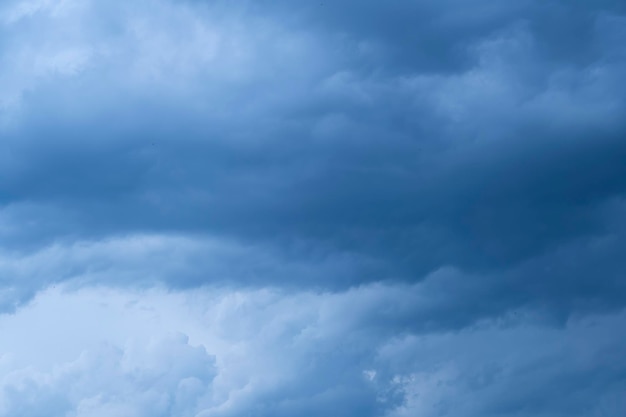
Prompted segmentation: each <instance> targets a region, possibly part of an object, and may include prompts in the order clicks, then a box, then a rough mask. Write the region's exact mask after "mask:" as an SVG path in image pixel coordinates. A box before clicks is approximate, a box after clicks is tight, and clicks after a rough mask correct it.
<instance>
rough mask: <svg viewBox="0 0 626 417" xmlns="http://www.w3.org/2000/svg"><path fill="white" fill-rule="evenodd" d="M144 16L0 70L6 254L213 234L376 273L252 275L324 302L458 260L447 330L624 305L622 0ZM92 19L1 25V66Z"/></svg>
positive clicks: (115, 10)
mask: <svg viewBox="0 0 626 417" xmlns="http://www.w3.org/2000/svg"><path fill="white" fill-rule="evenodd" d="M154 4H155V5H157V6H158V7H156V8H155V12H154V16H152V15H150V16H148V15H144V14H143V12H142V11H141V10H140V9H139V8H135V7H130V6H129V7H118V6H110V7H107V9H106V16H108V20H107V24H106V25H98V26H95V27H94V28H91V27H89V26H88V25H82V24H81V25H77V26H76V27H75V28H74V29H72V30H69V29H68V30H67V32H68V33H67V34H65V35H58V36H57V37H56V38H54V39H53V40H52V41H50V42H49V46H48V49H46V50H45V51H48V50H49V52H50V53H49V54H47V55H46V54H44V55H43V56H42V57H41V59H39V60H35V61H34V62H35V63H36V64H37V65H39V66H40V67H35V69H36V70H37V71H35V70H33V73H32V74H31V77H30V78H28V76H24V77H20V76H19V71H18V70H17V69H15V70H14V71H11V70H7V72H6V73H7V74H8V75H7V77H8V78H11V77H14V78H15V79H16V80H17V81H16V82H14V83H13V84H12V85H13V86H14V87H15V88H16V90H15V91H16V92H14V96H15V97H17V98H15V100H17V101H18V102H19V103H20V104H19V110H15V111H14V112H13V110H11V107H8V109H9V110H6V112H7V113H8V114H9V116H10V117H9V121H8V122H7V124H8V125H7V127H6V128H5V132H3V136H4V141H5V144H6V148H7V152H6V154H5V155H4V156H3V157H2V158H3V161H4V162H6V163H4V164H3V168H2V180H1V181H2V183H1V185H2V201H3V203H4V210H3V213H5V215H6V216H7V217H8V219H12V218H14V217H11V216H14V215H15V212H16V210H17V211H19V216H18V217H19V219H20V220H19V221H20V222H23V223H24V224H25V226H24V228H23V229H22V228H20V229H19V230H13V231H10V232H5V233H6V236H7V239H9V238H10V240H5V241H6V242H9V243H7V245H10V246H17V245H18V244H19V245H23V246H22V247H23V248H25V249H24V250H26V251H32V250H38V249H37V248H38V247H39V248H40V247H41V246H42V245H44V246H45V245H47V244H49V243H50V242H52V241H55V240H64V239H65V240H72V239H92V240H93V239H99V238H103V237H107V236H119V235H127V234H132V233H160V232H164V233H182V234H184V233H195V234H198V233H200V234H203V233H206V234H210V235H217V236H223V237H225V238H228V239H235V240H237V241H239V242H242V244H244V245H245V244H250V245H254V246H255V247H267V248H269V249H267V250H270V251H277V252H281V251H284V252H285V253H286V255H284V256H279V257H278V258H279V259H283V258H288V257H289V256H292V255H293V254H294V253H295V254H297V256H299V257H301V258H305V259H306V258H307V251H309V250H311V251H314V252H315V253H317V254H320V253H321V254H327V255H322V256H331V255H332V254H336V253H339V254H344V255H345V256H356V259H363V260H367V261H364V262H365V263H366V265H364V266H362V265H361V266H359V265H354V266H353V268H354V270H355V271H357V272H353V273H346V274H347V276H348V278H341V279H339V278H337V276H335V275H333V274H321V273H320V274H319V276H317V277H316V276H315V274H314V273H311V274H307V275H306V276H307V277H310V278H307V279H294V278H287V277H285V275H284V274H276V273H267V274H260V275H259V277H258V280H257V281H256V282H258V283H259V284H263V283H268V284H272V285H274V284H275V285H282V284H284V283H286V282H290V283H291V282H292V281H294V280H295V281H296V282H297V285H303V286H305V287H306V286H312V287H316V288H319V287H322V288H323V287H326V288H345V287H346V286H349V285H356V284H359V283H363V282H371V281H378V280H384V281H393V280H401V281H404V282H419V281H421V280H422V279H424V277H425V276H427V275H428V273H430V272H432V271H436V270H438V269H439V268H442V267H452V268H456V269H457V270H460V271H462V272H463V274H466V275H467V276H468V277H471V278H468V279H471V282H472V284H471V286H470V287H469V288H468V291H469V292H470V293H475V295H474V296H473V297H472V296H470V295H468V300H474V299H478V300H482V301H483V303H482V304H481V303H479V305H484V306H485V308H484V312H482V313H475V314H472V313H469V312H468V313H467V314H468V316H467V318H459V319H458V320H460V322H466V321H469V322H471V321H472V320H473V318H474V317H476V315H477V316H480V315H481V314H486V312H490V314H491V313H492V314H499V313H502V312H504V311H508V310H510V309H512V308H517V307H519V306H523V305H526V304H527V303H532V302H533V300H535V301H536V300H539V299H540V300H542V302H545V303H546V304H547V305H548V306H549V308H553V309H557V310H560V309H564V310H565V311H568V310H569V309H571V308H574V307H575V306H576V305H578V304H579V303H582V304H584V305H587V306H591V305H597V306H598V308H603V307H607V306H612V307H620V306H621V305H622V303H623V296H622V294H623V289H622V287H621V286H620V280H619V278H618V277H619V276H620V275H621V274H622V272H623V271H624V269H623V265H622V263H621V259H620V257H619V253H618V250H617V247H618V245H619V243H616V242H621V241H622V240H623V234H622V232H621V231H620V230H621V229H619V230H617V231H616V230H612V227H613V225H614V217H609V215H608V214H606V207H607V206H609V205H610V204H611V203H612V202H613V201H619V200H620V199H621V198H622V196H623V193H624V191H625V186H626V182H624V180H623V178H624V176H625V175H626V168H625V167H626V164H624V163H623V160H624V158H625V157H626V141H624V134H625V133H626V126H625V125H624V122H623V120H622V117H621V115H622V114H623V112H624V110H626V109H625V107H626V106H625V103H624V93H625V92H624V85H625V84H624V83H623V78H624V76H623V74H624V71H623V70H624V67H625V65H624V64H625V61H624V47H623V43H622V42H621V41H620V34H623V29H622V25H621V24H620V22H622V23H623V21H624V20H623V19H624V17H623V15H621V13H623V6H622V5H621V4H620V3H619V2H608V1H606V2H596V3H593V4H591V3H575V4H574V3H569V2H552V3H538V2H530V1H527V2H520V3H516V4H515V5H503V4H500V2H491V1H488V2H480V3H474V4H472V5H469V4H467V3H465V2H451V1H448V2H391V3H385V4H383V3H374V2H365V3H363V2H360V3H358V4H356V3H355V2H350V1H340V2H333V3H328V4H327V3H326V2H322V3H320V4H317V3H314V2H312V3H310V4H308V5H302V6H297V5H294V4H293V3H289V4H287V3H284V2H272V4H263V3H254V4H252V3H244V2H240V3H237V4H235V5H233V6H227V5H225V4H223V3H219V2H218V3H210V4H209V3H202V2H172V3H167V2H155V3H154ZM94 8H95V6H89V8H88V11H87V12H85V11H81V10H79V11H78V12H74V11H72V10H71V9H70V10H69V11H65V12H64V13H67V14H66V15H64V14H63V13H62V12H63V10H64V9H63V10H61V12H59V11H57V12H51V11H50V10H48V9H46V8H45V7H43V8H42V9H40V10H38V11H37V12H34V13H32V14H30V15H27V16H26V17H21V18H20V20H18V23H11V24H7V25H5V28H4V31H5V32H6V33H7V34H8V35H9V40H7V41H5V43H6V45H7V48H6V51H8V52H5V55H7V56H9V55H10V54H11V53H13V54H17V53H18V52H19V51H21V50H22V49H24V48H26V47H30V45H31V44H32V43H33V42H35V41H37V40H38V39H39V38H43V37H44V36H45V33H44V34H38V33H36V32H35V34H34V35H32V36H31V37H26V36H22V35H21V34H22V33H23V32H21V31H19V30H18V29H19V27H18V29H16V26H15V25H25V24H27V23H28V22H30V21H31V20H32V21H42V22H45V23H46V24H45V25H44V26H45V27H46V28H48V29H49V30H52V29H54V28H56V27H57V26H58V25H60V24H62V23H63V20H62V19H61V18H59V17H58V16H59V15H61V16H65V17H63V19H67V20H68V21H72V19H74V17H75V15H73V14H72V13H77V16H83V17H86V18H87V21H90V20H89V19H90V18H93V15H94V12H93V10H97V9H94ZM55 13H56V14H55ZM81 13H83V14H82V15H81ZM194 13H197V15H196V16H194ZM170 15H171V16H172V18H169V16H170ZM59 19H61V20H59ZM248 20H249V21H252V22H253V24H251V25H250V26H249V27H248V29H249V33H248V32H246V29H245V28H242V24H243V22H246V21H248ZM212 25H213V26H212ZM69 27H70V28H73V26H71V25H70V26H69ZM212 27H217V28H218V29H219V30H221V31H222V32H223V33H224V34H222V35H220V34H219V33H218V34H216V35H212V34H211V28H212ZM111 28H116V29H115V30H113V29H111ZM157 28H158V29H159V32H157ZM219 30H218V31H217V32H219ZM109 31H111V32H109ZM14 33H16V34H18V35H16V36H15V39H14V40H13V41H11V38H10V35H11V34H14ZM64 33H65V32H64ZM157 33H160V35H157ZM220 36H222V37H221V38H220ZM290 36H291V37H290ZM153 39H155V40H154V41H153ZM83 41H84V42H83ZM98 42H100V43H103V44H104V46H103V47H101V48H100V49H98V47H99V46H98V45H99V43H98ZM94 45H95V46H94ZM70 46H71V48H69V47H70ZM66 47H67V48H66ZM21 48H22V49H21ZM68 48H69V49H68ZM111 51H113V52H111ZM16 56H17V55H16ZM27 63H28V61H27ZM251 63H254V65H251ZM24 65H26V64H24ZM27 75H28V74H27ZM9 76H10V77H9ZM20 86H21V87H20ZM18 87H19V88H18ZM9 90H10V89H8V90H7V91H9ZM12 112H13V113H12ZM21 207H24V209H23V210H22V209H21ZM26 208H28V210H27V209H26ZM29 213H32V214H29ZM620 215H621V214H620V213H617V214H612V216H618V217H619V216H620ZM6 221H10V220H6ZM29 224H30V225H32V224H36V226H34V227H31V226H29ZM603 238H604V239H607V240H608V242H609V243H606V245H607V248H606V250H602V251H600V252H588V251H586V250H583V249H572V248H575V247H585V245H591V244H593V242H595V241H596V240H598V239H603ZM298 242H300V243H302V246H301V248H304V249H298V248H297V247H296V249H294V245H297V244H299V243H298ZM33 248H35V249H33ZM570 251H571V252H572V253H574V254H578V253H580V255H576V256H577V260H578V262H580V263H581V267H580V268H579V270H578V271H577V272H576V273H573V272H571V270H570V268H571V267H570V266H569V265H568V263H567V262H565V261H563V260H562V259H563V258H564V257H567V256H570V255H562V254H563V253H570ZM344 255H341V256H344ZM308 256H309V258H310V259H309V262H310V264H311V265H314V264H315V260H316V259H318V258H316V256H319V255H314V254H310V255H308ZM571 256H574V255H571ZM192 258H193V257H192ZM368 262H369V263H368ZM372 265H375V267H372ZM312 268H313V266H312ZM598 268H601V270H602V271H604V272H603V273H602V274H599V275H601V276H600V277H597V275H598V274H595V272H596V271H598ZM272 271H275V269H272ZM538 271H541V272H538ZM546 271H550V272H546ZM580 271H585V272H580ZM201 274H202V273H201V272H199V273H197V274H196V275H195V276H200V275H201ZM591 274H594V275H596V278H593V280H594V281H597V282H596V283H595V284H593V283H592V281H591V280H592V278H591ZM70 275H71V274H70ZM207 275H209V273H208V272H207ZM237 275H238V274H233V276H237ZM566 277H567V278H566ZM166 280H167V281H168V282H170V283H171V284H172V285H176V283H178V285H176V286H179V285H180V286H183V287H185V286H188V285H191V284H194V285H195V284H197V283H199V282H202V280H201V279H198V278H185V276H184V275H181V276H176V277H175V278H167V279H166ZM207 280H209V278H207ZM235 282H238V281H237V280H235ZM451 285H452V286H458V285H460V284H457V283H453V284H451ZM589 288H591V289H592V291H588V289H589ZM569 289H572V290H571V291H570V290H569ZM577 289H579V290H577ZM537 297H538V298H537ZM452 300H454V302H459V303H462V301H461V300H457V299H456V298H454V297H453V298H452ZM468 303H469V301H468ZM444 305H445V303H444ZM450 305H451V307H450V308H451V309H452V310H453V311H454V312H453V313H450V314H462V313H459V311H464V310H462V309H458V308H456V307H454V305H452V304H450ZM437 320H443V321H446V320H447V318H446V317H443V318H441V319H437ZM454 320H456V319H453V320H452V321H454Z"/></svg>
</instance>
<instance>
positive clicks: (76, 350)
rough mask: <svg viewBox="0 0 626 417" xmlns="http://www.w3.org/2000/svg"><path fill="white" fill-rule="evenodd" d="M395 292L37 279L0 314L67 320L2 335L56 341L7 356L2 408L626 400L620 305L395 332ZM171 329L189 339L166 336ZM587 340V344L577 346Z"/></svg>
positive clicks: (434, 407)
mask: <svg viewBox="0 0 626 417" xmlns="http://www.w3.org/2000/svg"><path fill="white" fill-rule="evenodd" d="M401 293H402V289H400V288H394V287H366V288H362V289H358V290H352V291H349V292H345V293H335V294H331V293H322V294H320V293H318V294H316V293H310V292H299V293H297V294H292V296H291V297H285V296H284V294H281V293H277V292H274V291H267V290H254V291H241V292H230V291H227V292H222V291H201V292H195V293H194V294H193V295H192V296H189V295H186V296H182V295H173V294H167V293H163V292H160V291H156V292H155V291H150V292H147V293H146V292H141V293H128V292H126V293H119V292H111V291H103V290H88V291H85V290H81V291H79V292H75V293H72V294H63V293H62V292H59V291H51V292H46V293H44V294H43V295H41V296H39V297H38V298H37V299H36V301H35V303H34V304H33V305H32V306H30V307H28V308H26V309H24V310H22V311H21V312H20V313H18V314H17V315H16V316H15V317H14V318H12V320H11V321H9V320H6V319H5V320H4V321H3V322H0V327H1V328H2V330H4V331H6V330H14V329H15V328H21V327H22V326H29V325H30V326H33V325H39V326H42V327H43V328H44V329H45V328H46V325H49V324H52V323H55V322H59V321H62V322H63V323H64V326H63V328H56V329H53V328H49V329H50V330H49V331H42V332H41V333H30V334H29V333H24V334H22V335H21V336H20V337H19V338H20V339H22V340H21V341H16V340H7V341H3V342H2V348H3V349H4V350H11V349H12V348H14V347H15V346H20V345H21V344H23V343H25V342H29V343H32V344H41V343H50V341H51V340H58V342H55V343H54V344H53V345H52V348H51V349H49V350H48V351H45V352H43V351H41V349H40V348H30V349H28V350H25V351H21V352H17V353H16V354H14V355H13V356H12V357H8V358H4V360H3V368H4V369H7V370H9V371H8V372H7V373H6V376H5V377H4V378H3V379H2V380H1V386H0V387H1V389H2V393H3V394H2V395H3V396H2V404H3V407H4V410H3V412H4V413H5V415H32V416H39V415H51V412H52V413H56V414H53V415H72V416H74V415H77V416H96V415H110V413H114V414H116V415H124V416H154V415H181V416H188V415H189V416H203V417H204V416H240V415H250V414H254V415H260V416H290V415H307V416H308V415H313V416H317V415H324V414H325V413H326V414H328V413H332V412H333V410H337V409H341V410H342V413H344V414H345V415H367V416H369V415H371V416H374V415H384V416H407V415H424V416H439V415H450V416H485V415H487V416H490V415H494V416H496V415H497V416H517V415H520V414H537V415H546V416H561V415H563V416H565V415H573V416H588V415H594V416H596V415H597V416H602V415H619V412H620V411H623V407H624V405H625V404H624V402H623V396H621V393H622V392H623V389H624V381H623V375H624V371H625V370H626V362H625V361H624V358H623V355H622V354H621V352H623V349H624V348H625V347H626V346H624V345H625V343H626V341H624V340H623V338H622V339H616V338H615V337H614V334H613V331H614V329H615V328H617V327H619V326H623V325H624V320H625V317H624V315H623V313H620V314H616V315H609V316H595V317H588V318H586V319H584V320H582V321H576V322H571V323H569V324H568V325H566V326H565V327H563V328H546V327H545V326H543V325H541V323H540V321H538V320H537V318H531V317H526V318H524V319H520V318H515V317H511V318H510V319H509V323H508V324H507V325H506V326H502V325H498V324H495V323H483V324H482V325H480V326H477V327H473V328H468V329H466V330H463V331H461V332H442V333H433V334H426V335H418V334H408V333H404V334H402V333H398V332H397V331H396V330H395V329H393V328H390V327H388V326H387V324H388V323H389V322H393V321H397V320H398V319H401V318H402V317H403V315H404V312H403V311H402V309H397V311H388V312H386V314H385V316H386V317H384V318H383V320H382V321H376V320H372V316H375V315H377V314H380V312H381V306H389V305H390V304H391V303H390V302H389V301H388V299H389V298H400V299H401V298H402V297H401V296H400V297H399V296H398V295H399V294H401ZM99 300H100V301H99ZM102 300H106V301H102ZM387 308H388V307H387ZM76 313H80V314H76ZM383 321H387V323H384V322H383ZM93 322H98V323H99V325H100V327H99V328H97V329H95V328H93V327H92V326H91V325H92V323H93ZM180 331H184V332H185V333H186V334H188V335H189V337H186V336H183V335H181V334H180V333H178V335H175V336H172V334H173V333H172V332H180ZM589 339H593V340H594V343H593V344H587V343H585V341H586V340H589ZM104 341H106V343H107V344H102V343H103V342H104ZM196 343H197V344H201V346H203V347H194V344H196ZM520 346H524V348H523V349H520ZM72 355H77V356H78V358H77V359H70V357H71V356H72ZM24 363H28V364H30V367H29V368H23V364H24ZM51 364H54V365H55V366H54V367H51ZM565 398H567V400H564V399H565ZM20 413H22V414H20ZM29 413H30V414H29ZM107 413H109V414H107ZM602 413H605V414H602Z"/></svg>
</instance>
